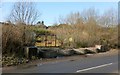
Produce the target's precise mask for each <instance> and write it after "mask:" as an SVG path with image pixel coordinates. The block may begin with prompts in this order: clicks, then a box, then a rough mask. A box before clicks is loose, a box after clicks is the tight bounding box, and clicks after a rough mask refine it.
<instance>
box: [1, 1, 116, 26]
mask: <svg viewBox="0 0 120 75" xmlns="http://www.w3.org/2000/svg"><path fill="white" fill-rule="evenodd" d="M13 5H14V2H2V3H0V12H1V14H2V15H1V17H0V22H4V21H6V20H7V17H8V16H9V14H10V12H11V10H12V7H13ZM35 5H36V9H37V11H38V12H40V14H41V16H40V18H39V19H38V21H44V23H45V25H47V26H49V25H52V24H54V23H56V22H57V21H58V18H59V17H60V16H64V17H65V16H67V15H68V14H70V13H71V12H82V11H83V10H86V9H89V8H95V9H96V10H97V11H99V12H100V14H102V13H103V12H104V11H107V10H108V9H111V8H115V9H118V3H117V2H36V3H35Z"/></svg>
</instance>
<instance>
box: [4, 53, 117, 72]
mask: <svg viewBox="0 0 120 75" xmlns="http://www.w3.org/2000/svg"><path fill="white" fill-rule="evenodd" d="M3 72H5V71H3ZM6 73H118V55H112V56H101V57H91V56H89V57H84V58H83V59H79V60H78V59H77V60H69V61H68V60H67V61H61V62H51V63H46V64H37V66H35V67H29V68H23V69H17V70H10V71H7V72H6Z"/></svg>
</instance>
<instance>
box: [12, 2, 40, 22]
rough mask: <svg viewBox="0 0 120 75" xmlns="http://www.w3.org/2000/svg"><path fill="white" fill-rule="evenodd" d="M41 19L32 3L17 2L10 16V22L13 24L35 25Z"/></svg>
mask: <svg viewBox="0 0 120 75" xmlns="http://www.w3.org/2000/svg"><path fill="white" fill-rule="evenodd" d="M38 17H39V14H38V12H37V11H36V9H35V6H34V3H32V2H17V3H15V4H14V7H13V9H12V11H11V14H10V21H11V22H13V23H24V24H33V23H34V22H35V21H36V20H37V18H38Z"/></svg>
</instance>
